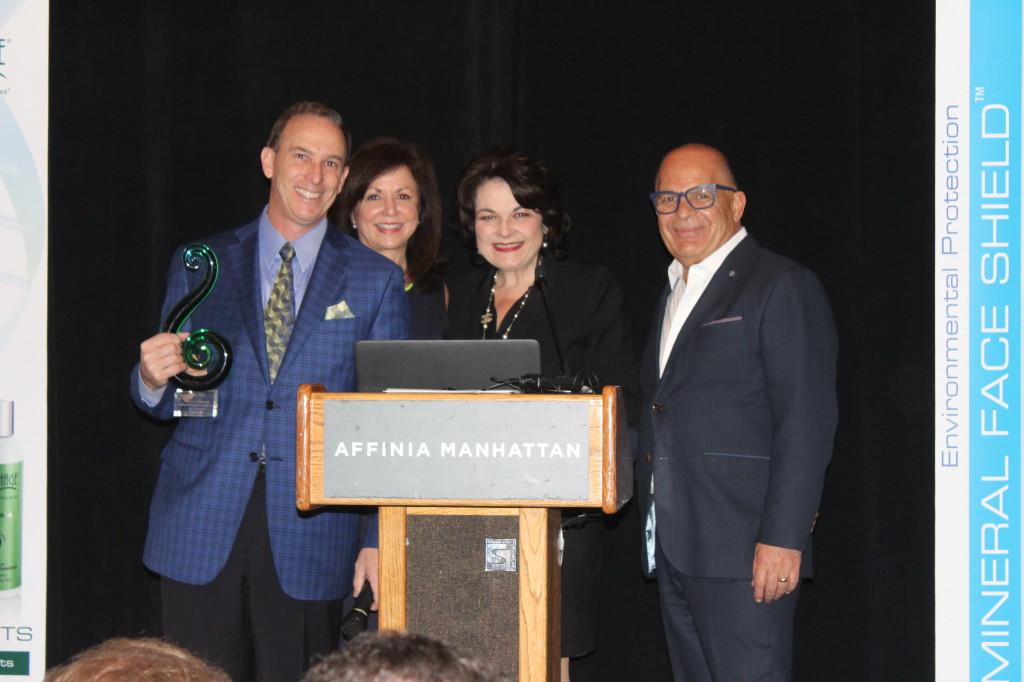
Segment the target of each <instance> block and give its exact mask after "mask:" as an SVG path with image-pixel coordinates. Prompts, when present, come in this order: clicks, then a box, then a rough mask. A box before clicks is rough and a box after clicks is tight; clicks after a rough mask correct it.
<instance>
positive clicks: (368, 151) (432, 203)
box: [331, 137, 441, 291]
mask: <svg viewBox="0 0 1024 682" xmlns="http://www.w3.org/2000/svg"><path fill="white" fill-rule="evenodd" d="M402 166H405V167H406V168H408V169H409V172H410V173H412V177H413V179H414V180H416V187H417V189H418V191H419V195H420V205H419V212H420V223H419V226H418V227H417V228H416V231H415V232H413V235H412V237H410V238H409V243H408V244H406V247H405V255H406V268H407V272H406V277H407V278H408V279H409V281H410V282H414V283H415V284H416V287H417V288H418V289H419V290H421V291H429V290H431V289H433V287H434V285H435V283H436V282H435V279H436V278H434V277H429V276H427V275H430V274H432V273H434V272H436V270H437V269H438V267H439V266H440V263H441V261H440V258H439V257H438V249H439V248H440V246H441V195H440V193H439V192H438V189H437V175H436V174H435V173H434V164H433V163H432V162H431V161H430V155H429V154H428V153H427V150H426V149H424V148H423V147H422V145H419V144H416V143H415V142H399V141H398V140H396V139H395V138H393V137H378V138H376V139H374V140H370V141H369V142H367V143H366V144H364V145H363V146H362V147H360V148H359V151H357V152H356V153H355V154H353V155H352V161H351V163H350V164H349V173H348V179H346V180H345V186H344V187H342V188H341V194H339V195H338V199H337V200H336V201H335V202H334V207H333V208H332V209H331V219H332V220H333V221H334V224H335V225H337V226H338V227H340V228H341V229H342V230H344V231H345V232H347V233H348V234H349V235H350V236H352V237H355V236H356V234H355V231H354V230H353V229H352V214H353V212H354V211H355V208H356V205H357V204H358V203H359V202H360V201H362V200H363V197H364V196H365V195H366V190H367V189H369V187H370V185H371V184H372V183H373V181H374V180H376V179H377V178H379V177H380V176H382V175H384V174H385V173H390V172H392V171H395V170H398V169H399V168H401V167H402Z"/></svg>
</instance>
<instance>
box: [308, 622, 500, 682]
mask: <svg viewBox="0 0 1024 682" xmlns="http://www.w3.org/2000/svg"><path fill="white" fill-rule="evenodd" d="M504 679H505V678H502V677H500V676H499V675H498V674H497V673H495V672H494V670H493V669H491V667H490V666H489V665H487V664H485V663H483V662H482V661H479V660H477V659H475V658H472V657H469V656H464V655H462V654H460V653H458V652H457V651H455V650H453V649H452V648H450V647H449V646H447V645H446V644H444V643H443V642H440V641H438V640H436V639H433V638H432V637H427V636H426V635H417V634H414V633H408V632H396V631H389V630H381V631H379V632H364V633H362V634H360V635H359V636H358V637H356V638H355V639H353V640H352V641H351V642H349V643H348V644H346V645H345V648H344V649H342V650H341V651H335V652H332V653H330V654H328V655H327V656H325V657H324V658H322V659H321V660H320V661H319V662H318V663H317V664H315V665H314V666H313V667H312V668H310V669H309V671H308V672H307V673H306V676H305V677H303V678H302V682H399V681H401V682H435V681H437V680H445V681H446V682H503V681H504Z"/></svg>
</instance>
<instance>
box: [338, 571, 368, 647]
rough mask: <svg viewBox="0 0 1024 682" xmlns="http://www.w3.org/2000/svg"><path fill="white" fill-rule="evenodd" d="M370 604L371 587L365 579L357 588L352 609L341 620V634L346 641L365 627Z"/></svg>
mask: <svg viewBox="0 0 1024 682" xmlns="http://www.w3.org/2000/svg"><path fill="white" fill-rule="evenodd" d="M372 605H373V589H372V588H371V587H370V581H369V580H367V581H366V582H364V583H363V587H362V589H361V590H359V596H358V597H356V602H355V604H353V605H352V610H351V611H349V612H348V615H347V616H345V617H344V618H343V619H342V620H341V636H342V637H344V638H345V641H346V642H348V641H351V640H352V638H353V637H355V636H356V635H358V634H359V633H360V632H362V631H364V630H365V629H366V619H367V618H369V616H370V607H371V606H372Z"/></svg>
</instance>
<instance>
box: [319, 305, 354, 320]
mask: <svg viewBox="0 0 1024 682" xmlns="http://www.w3.org/2000/svg"><path fill="white" fill-rule="evenodd" d="M347 317H355V315H354V314H353V313H352V311H351V310H349V307H348V303H345V302H344V301H339V302H337V303H335V304H334V305H332V306H330V307H328V308H327V314H326V315H324V319H325V320H344V319H345V318H347Z"/></svg>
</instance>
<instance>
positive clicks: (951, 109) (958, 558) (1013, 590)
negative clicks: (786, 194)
mask: <svg viewBox="0 0 1024 682" xmlns="http://www.w3.org/2000/svg"><path fill="white" fill-rule="evenodd" d="M1021 35H1022V12H1021V3H1020V2H1019V0H1014V1H1010V2H1007V1H1005V0H974V1H973V2H967V1H966V0H939V2H938V3H937V5H936V55H935V57H936V58H935V69H936V74H935V99H936V101H935V117H936V118H935V140H936V145H935V190H936V191H935V292H934V294H935V461H934V475H935V652H936V653H935V663H936V665H935V669H936V679H937V680H958V681H960V680H987V681H991V682H996V681H999V680H1007V681H1009V680H1013V681H1019V680H1021V679H1024V669H1022V665H1021V662H1022V661H1021V659H1022V652H1021V619H1022V614H1021V560H1022V555H1021V545H1022V542H1021V540H1022V533H1024V526H1022V524H1021V518H1022V514H1021V512H1022V508H1021V485H1022V480H1024V475H1022V467H1021V464H1022V463H1021V410H1022V406H1021V365H1022V359H1024V353H1022V348H1021V334H1020V331H1021V305H1020V304H1021V266H1022V262H1024V259H1022V251H1021V238H1020V237H1021V234H1020V225H1021V221H1020V217H1021V212H1020V211H1021V190H1022V179H1021V153H1022V151H1024V146H1022V144H1021V142H1022V138H1021V132H1022V128H1021V111H1022V101H1021V75H1022V72H1021V55H1022V42H1021ZM893 227H894V229H898V226H893Z"/></svg>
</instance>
